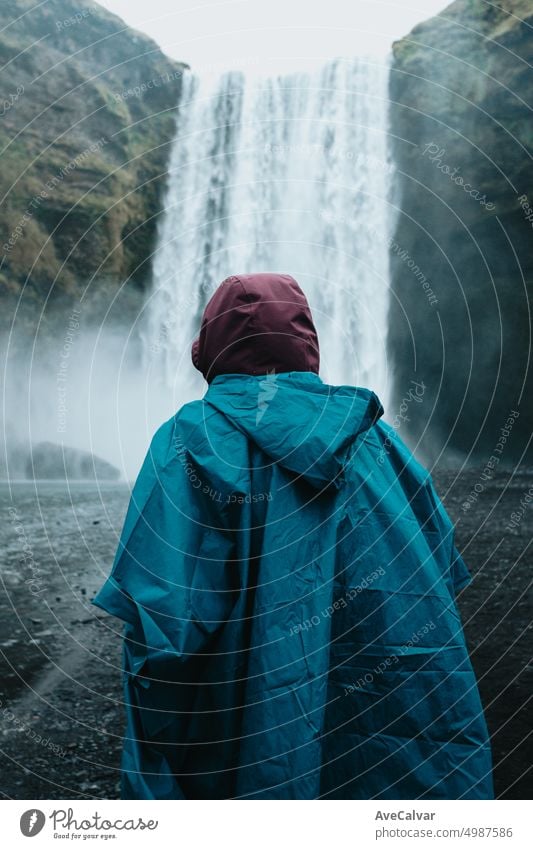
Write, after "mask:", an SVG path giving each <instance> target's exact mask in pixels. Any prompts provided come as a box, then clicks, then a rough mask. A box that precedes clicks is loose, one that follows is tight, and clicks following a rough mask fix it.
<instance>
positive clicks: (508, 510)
mask: <svg viewBox="0 0 533 849" xmlns="http://www.w3.org/2000/svg"><path fill="white" fill-rule="evenodd" d="M481 474H482V469H469V470H468V471H467V472H461V473H460V474H459V475H458V474H457V473H455V472H452V471H441V472H438V473H437V472H435V473H434V475H433V477H434V481H435V484H436V486H437V488H438V490H439V492H440V495H441V497H443V498H444V501H445V504H446V506H447V509H448V510H449V512H450V514H451V516H452V518H453V519H454V520H455V521H456V522H457V541H458V546H459V548H460V550H461V551H462V553H463V556H464V558H465V560H466V562H467V563H468V565H469V567H470V570H471V572H472V573H473V575H474V581H473V583H472V584H471V585H470V587H468V588H466V589H465V590H464V591H463V592H462V593H461V596H460V599H459V604H460V608H461V613H462V616H463V622H464V625H465V630H466V634H467V638H468V643H469V646H470V651H471V656H472V661H473V664H474V667H475V669H476V672H477V675H478V678H479V683H480V690H481V695H482V699H483V703H484V705H485V709H486V716H487V722H488V724H489V729H490V732H491V736H492V741H493V754H494V762H495V784H496V793H497V795H498V796H499V797H500V798H507V799H524V798H530V797H531V792H532V783H533V781H532V775H531V772H530V771H529V772H528V770H531V764H532V761H533V757H532V749H531V745H530V743H529V744H528V735H530V733H531V713H532V711H531V703H530V701H529V700H530V699H531V694H532V693H533V669H532V666H531V628H532V624H531V622H532V609H531V595H529V598H528V596H527V593H528V587H529V592H530V581H531V578H530V575H531V560H532V557H531V547H530V542H531V538H532V536H533V502H532V503H531V505H530V506H528V507H526V509H525V511H523V516H522V517H521V520H520V521H519V523H518V527H517V528H514V529H512V530H508V529H507V528H506V525H507V523H508V522H509V521H510V518H511V514H512V513H513V511H515V512H516V511H518V510H519V508H520V501H521V499H523V498H524V496H525V495H526V493H527V491H528V489H529V488H530V487H532V486H533V469H524V470H521V471H520V472H518V473H517V472H514V473H511V472H505V471H503V470H501V471H499V472H498V473H497V474H496V475H495V476H494V478H493V479H492V480H490V481H484V480H483V479H482V477H481ZM480 485H481V486H482V491H481V492H479V493H478V494H477V495H475V496H474V497H473V500H472V506H471V507H470V508H467V509H463V506H462V505H463V503H464V502H465V501H466V500H467V499H468V495H469V494H470V493H473V492H475V488H476V486H477V489H478V490H479V488H480ZM532 491H533V490H532ZM128 496H129V490H128V487H127V486H126V485H125V484H104V485H100V486H99V487H98V486H96V485H95V484H78V483H76V484H70V486H69V487H68V488H67V487H66V485H65V484H59V483H58V484H54V483H41V484H39V485H38V487H37V488H36V487H35V485H34V484H30V483H24V484H22V483H21V484H15V485H12V487H11V492H10V490H9V488H8V486H7V484H2V485H1V486H0V506H1V508H2V515H3V516H4V522H3V523H2V528H1V530H0V548H1V550H2V552H3V558H2V569H1V573H0V574H1V577H2V586H1V588H0V614H1V615H0V649H1V654H0V666H1V669H0V672H1V678H0V681H1V688H0V699H1V703H0V735H1V741H2V744H1V747H0V749H1V752H0V759H1V767H2V783H1V792H2V795H3V797H4V798H12V799H65V798H70V799H79V798H102V799H113V798H118V796H119V758H120V749H121V735H122V732H123V712H122V707H121V673H120V660H121V630H122V623H121V622H119V621H118V620H116V619H114V618H112V617H109V616H106V615H105V614H99V612H98V611H97V609H96V608H95V607H93V606H91V605H90V599H91V598H92V596H93V595H94V593H95V592H96V589H97V588H98V587H99V586H100V585H101V583H102V581H103V579H104V576H105V575H107V573H108V572H109V568H110V564H111V561H112V557H113V553H114V550H115V547H116V543H117V535H118V533H119V531H120V527H121V525H122V521H123V517H124V513H125V509H126V506H127V500H128ZM528 702H529V704H528ZM528 708H529V709H528Z"/></svg>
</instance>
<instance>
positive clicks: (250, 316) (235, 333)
mask: <svg viewBox="0 0 533 849" xmlns="http://www.w3.org/2000/svg"><path fill="white" fill-rule="evenodd" d="M192 361H193V363H194V365H195V366H196V368H197V369H198V370H199V371H201V372H202V374H203V376H204V377H205V379H206V380H207V382H208V383H211V381H212V380H213V378H215V377H217V376H218V375H220V374H250V375H259V374H268V373H271V372H273V371H274V372H276V373H280V372H289V371H307V372H314V373H315V374H318V370H319V365H320V355H319V348H318V336H317V332H316V329H315V325H314V323H313V318H312V316H311V310H310V308H309V304H308V303H307V299H306V297H305V295H304V293H303V292H302V290H301V289H300V287H299V285H298V283H297V282H296V280H295V279H294V277H291V276H290V275H289V274H274V273H263V274H239V275H234V276H232V277H228V278H226V280H224V281H223V282H222V283H221V284H220V286H219V287H218V289H217V290H216V292H215V293H214V295H213V296H212V298H211V299H210V301H209V303H208V304H207V306H206V308H205V310H204V314H203V317H202V324H201V328H200V334H199V336H198V338H197V339H196V340H195V341H194V342H193V346H192Z"/></svg>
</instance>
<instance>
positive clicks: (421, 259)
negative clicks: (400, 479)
mask: <svg viewBox="0 0 533 849" xmlns="http://www.w3.org/2000/svg"><path fill="white" fill-rule="evenodd" d="M532 24H533V4H532V3H531V1H530V0H505V2H500V3H498V4H494V3H492V4H488V3H485V2H483V0H457V2H455V3H453V4H452V5H451V6H449V7H448V8H447V9H445V10H444V11H443V12H442V13H441V15H440V16H438V17H436V18H432V19H430V20H428V21H426V22H424V23H422V24H420V25H419V26H417V27H416V28H415V29H414V30H413V31H412V32H411V33H410V34H409V36H407V37H406V38H404V39H402V40H401V41H399V42H396V43H395V44H394V45H393V55H394V58H393V67H392V73H391V82H390V96H391V101H392V105H391V127H390V129H391V137H392V140H393V142H392V143H393V152H394V157H395V161H396V165H397V168H398V177H397V185H396V192H395V195H396V200H397V202H398V204H399V207H400V210H399V213H398V218H397V226H396V232H395V234H394V239H393V241H392V243H391V267H392V290H393V299H392V306H391V311H390V329H389V348H390V355H391V358H392V360H393V362H394V363H395V364H396V375H395V398H394V401H393V407H394V406H395V405H396V406H398V405H399V404H400V403H401V399H402V397H403V396H404V395H405V392H406V391H407V389H408V388H409V381H410V380H411V379H412V378H416V379H417V380H419V381H423V382H424V384H425V386H426V391H425V394H424V400H423V403H422V404H418V405H417V409H416V411H414V412H416V416H408V417H409V418H410V419H411V420H410V421H409V422H406V423H405V432H404V433H402V435H404V436H405V435H406V434H409V440H410V441H411V443H412V445H413V446H417V450H418V452H419V453H420V454H421V456H422V457H423V458H424V459H425V460H426V461H427V460H431V461H435V460H437V459H439V460H443V459H444V460H446V458H447V459H448V460H449V459H450V458H453V459H454V460H455V461H456V460H457V459H460V458H466V457H469V458H470V459H476V460H477V461H482V462H484V461H485V460H488V459H489V457H490V456H497V458H498V462H502V463H504V462H506V461H507V462H517V461H518V460H519V459H520V457H521V456H522V453H523V451H524V450H526V448H527V444H528V441H529V440H530V438H531V431H532V417H531V412H532V402H531V397H532V390H533V386H532V378H531V374H532V373H531V367H530V364H529V358H530V353H531V294H532V291H533V252H532V244H533V163H532V150H533V122H532V112H531V107H532V105H533V85H532V81H531V80H532V78H531V68H530V66H529V65H528V63H531V61H532V60H533V38H532V35H531V33H532V30H531V25H532ZM512 411H515V412H518V413H519V415H518V417H516V416H515V417H514V419H513V422H512V426H511V428H509V427H507V428H506V427H505V426H506V422H507V420H508V418H509V416H510V415H511V413H512ZM502 428H504V429H505V430H507V431H509V434H508V436H507V437H506V441H505V444H504V445H503V447H502V449H501V451H500V452H499V453H498V454H494V451H493V449H494V448H495V446H497V444H498V442H499V440H500V439H501V429H502ZM442 452H444V454H443V453H442ZM528 455H529V459H531V456H532V454H531V446H529V449H528Z"/></svg>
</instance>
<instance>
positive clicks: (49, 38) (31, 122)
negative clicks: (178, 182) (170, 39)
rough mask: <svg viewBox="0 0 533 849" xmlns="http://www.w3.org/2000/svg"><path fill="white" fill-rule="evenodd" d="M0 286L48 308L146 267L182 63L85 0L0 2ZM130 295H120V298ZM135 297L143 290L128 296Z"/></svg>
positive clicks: (113, 288) (11, 296) (102, 302)
mask: <svg viewBox="0 0 533 849" xmlns="http://www.w3.org/2000/svg"><path fill="white" fill-rule="evenodd" d="M0 67H1V68H2V70H1V71H0V86H1V90H2V93H3V98H4V100H3V103H2V104H0V113H1V122H0V150H2V151H3V152H2V154H1V156H2V169H1V172H0V197H1V198H2V203H1V205H0V255H1V254H3V256H4V259H3V262H2V265H1V266H0V296H1V297H2V300H3V303H4V306H5V307H6V306H7V309H4V312H3V321H2V325H3V326H4V327H5V326H7V325H9V323H10V321H11V318H12V314H13V309H14V306H15V304H16V303H17V301H18V298H19V295H20V293H21V291H22V289H23V287H25V289H24V295H23V298H22V300H21V303H20V304H19V318H21V317H22V316H24V315H26V316H27V317H28V320H31V319H32V317H33V316H35V315H39V314H40V313H41V310H42V309H43V306H44V304H45V302H46V300H47V299H48V301H47V308H46V310H45V316H44V318H45V321H46V318H47V316H48V314H49V313H50V312H52V313H53V312H54V309H55V308H56V307H61V306H64V307H65V308H66V309H68V308H69V306H71V305H72V303H74V302H75V301H77V300H78V299H79V297H80V295H82V294H83V293H84V292H85V288H86V286H87V285H88V284H89V286H90V288H89V296H86V302H90V303H91V304H92V308H93V309H94V311H95V312H96V313H98V312H102V311H103V310H104V309H105V308H106V307H107V305H108V304H109V303H110V301H111V300H112V298H113V296H114V295H115V294H116V292H117V291H118V288H119V286H120V285H121V284H122V283H124V282H126V283H127V286H126V287H125V292H126V294H124V295H122V296H121V297H122V300H123V301H124V303H125V304H126V305H127V304H129V303H130V302H131V301H132V300H133V301H135V296H134V295H132V292H133V293H135V292H137V293H138V292H140V291H142V289H143V288H144V287H145V286H146V283H147V281H148V279H149V269H150V254H151V252H152V249H153V245H154V236H155V231H156V222H157V215H158V213H159V212H160V208H161V191H162V188H163V184H164V175H165V170H166V164H167V161H168V156H169V148H170V143H171V141H172V139H173V136H174V131H175V120H176V104H177V102H178V97H179V92H180V86H181V75H182V71H183V68H184V67H185V66H184V65H180V64H179V63H176V62H173V61H172V60H170V59H168V58H167V57H166V56H164V55H163V53H162V52H161V51H160V49H159V48H158V47H157V45H156V44H155V43H154V42H153V41H151V40H150V39H149V38H147V37H146V36H144V35H142V34H140V33H137V32H135V31H133V30H131V29H129V28H128V27H126V26H125V25H124V23H123V21H121V20H120V18H118V17H116V16H115V15H112V14H110V13H109V12H107V11H106V10H105V9H103V8H102V7H101V6H99V5H98V4H96V3H93V2H84V3H83V4H79V3H78V2H77V0H47V2H46V3H42V4H36V3H35V2H34V0H16V2H10V3H2V4H0ZM128 298H129V300H128ZM137 301H140V298H138V299H137Z"/></svg>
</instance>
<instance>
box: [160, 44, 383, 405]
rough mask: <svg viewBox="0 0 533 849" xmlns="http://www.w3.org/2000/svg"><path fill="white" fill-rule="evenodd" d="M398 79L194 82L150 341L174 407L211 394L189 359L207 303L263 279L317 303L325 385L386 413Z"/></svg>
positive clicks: (174, 163)
mask: <svg viewBox="0 0 533 849" xmlns="http://www.w3.org/2000/svg"><path fill="white" fill-rule="evenodd" d="M387 79H388V67H387V66H386V63H385V64H384V63H383V62H382V63H379V62H378V61H377V60H375V59H374V60H370V59H363V58H354V59H350V60H346V59H337V60H333V61H329V62H328V63H327V64H324V65H323V66H322V67H320V68H318V69H317V70H313V71H305V72H304V71H299V72H294V73H291V74H288V75H285V76H281V75H280V76H276V77H271V78H268V77H259V76H253V75H252V74H249V73H245V72H242V71H230V72H227V73H224V74H222V75H220V76H218V77H217V78H214V77H212V76H211V77H210V76H208V75H206V76H200V77H199V76H197V75H195V74H193V73H188V74H187V75H186V76H185V78H184V85H183V90H182V94H181V100H180V104H179V117H178V122H177V133H176V138H175V141H174V145H173V150H172V155H171V161H170V165H169V178H168V188H167V195H166V201H165V213H164V216H163V219H162V221H161V223H160V229H159V237H158V246H157V251H156V255H155V258H154V265H153V274H154V287H153V291H152V294H151V297H150V302H149V305H148V322H147V327H146V330H145V355H146V357H147V358H148V360H149V366H150V370H151V371H152V372H153V373H154V374H155V375H158V376H159V378H160V379H162V381H163V383H164V384H165V385H166V386H168V387H169V388H170V389H171V390H172V392H171V394H172V395H173V396H174V397H173V400H172V404H174V406H175V405H177V404H179V403H183V401H184V400H187V398H188V397H190V395H191V394H192V393H195V392H196V394H197V391H198V388H199V387H200V386H201V379H200V378H199V377H198V376H196V377H195V376H194V371H193V369H192V366H191V365H190V359H189V349H190V344H191V341H192V339H193V338H194V336H195V335H196V333H197V330H198V325H199V318H200V315H201V311H202V309H203V307H204V306H205V303H206V301H207V300H208V299H209V297H210V295H211V294H212V292H213V291H214V289H215V288H216V286H217V284H218V283H219V282H220V281H221V280H222V279H224V277H227V276H228V275H230V274H237V273H250V272H257V271H279V272H286V273H290V274H292V275H293V276H294V277H296V279H297V280H298V281H299V283H300V284H301V286H302V288H303V289H304V291H305V292H306V294H307V296H308V298H309V301H310V304H311V308H312V310H313V314H314V317H315V321H316V323H317V326H318V330H319V335H320V344H321V358H322V368H321V374H322V377H323V378H324V379H325V380H327V381H328V382H330V383H350V384H357V385H360V386H369V387H371V388H373V389H375V390H376V391H377V392H378V393H379V394H380V396H381V397H382V399H383V400H384V401H385V398H386V395H387V388H388V379H387V362H386V349H385V341H386V320H387V309H388V259H387V256H388V234H389V230H390V223H391V222H390V213H389V209H390V202H389V194H390V192H389V186H390V184H391V170H392V166H391V162H390V158H389V156H388V151H387ZM169 410H170V407H169Z"/></svg>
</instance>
